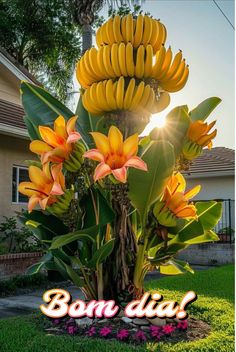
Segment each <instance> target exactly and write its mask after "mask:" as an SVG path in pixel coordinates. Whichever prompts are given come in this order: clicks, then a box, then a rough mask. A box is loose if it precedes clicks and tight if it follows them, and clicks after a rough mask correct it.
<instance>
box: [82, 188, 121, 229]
mask: <svg viewBox="0 0 236 352" xmlns="http://www.w3.org/2000/svg"><path fill="white" fill-rule="evenodd" d="M94 201H95V204H96V208H97V210H98V223H99V226H100V227H102V226H104V225H106V224H108V223H110V222H112V221H113V220H114V217H115V213H114V211H113V210H112V209H111V207H110V205H109V203H108V202H107V200H106V198H105V197H104V196H103V195H102V193H101V192H100V191H99V190H98V189H97V188H94V187H93V188H91V189H90V192H89V193H88V194H86V195H85V196H84V197H83V199H82V201H81V203H80V205H81V206H82V207H83V210H84V213H85V215H84V218H83V227H85V228H88V227H91V226H94V225H96V223H97V219H96V215H95V211H94Z"/></svg>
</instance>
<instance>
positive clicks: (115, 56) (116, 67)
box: [111, 43, 121, 77]
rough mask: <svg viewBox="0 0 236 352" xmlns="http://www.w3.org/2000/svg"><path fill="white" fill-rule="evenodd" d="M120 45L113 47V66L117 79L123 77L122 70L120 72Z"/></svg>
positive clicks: (115, 44)
mask: <svg viewBox="0 0 236 352" xmlns="http://www.w3.org/2000/svg"><path fill="white" fill-rule="evenodd" d="M118 50H119V47H118V44H117V43H114V44H113V45H112V47H111V65H112V69H113V71H114V73H115V75H116V77H120V76H121V70H120V66H119V58H118Z"/></svg>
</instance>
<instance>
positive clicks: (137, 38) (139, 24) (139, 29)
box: [134, 15, 144, 48]
mask: <svg viewBox="0 0 236 352" xmlns="http://www.w3.org/2000/svg"><path fill="white" fill-rule="evenodd" d="M143 23H144V20H143V15H138V17H137V20H136V28H135V34H134V48H137V47H138V46H139V45H140V44H141V41H142V38H143Z"/></svg>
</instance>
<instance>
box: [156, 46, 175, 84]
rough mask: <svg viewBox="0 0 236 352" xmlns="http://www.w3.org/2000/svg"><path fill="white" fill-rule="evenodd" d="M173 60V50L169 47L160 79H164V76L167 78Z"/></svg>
mask: <svg viewBox="0 0 236 352" xmlns="http://www.w3.org/2000/svg"><path fill="white" fill-rule="evenodd" d="M171 60H172V50H171V48H170V47H169V48H168V50H167V52H166V56H165V60H164V62H163V64H162V68H161V74H160V75H159V76H158V77H157V78H158V80H160V81H161V80H162V79H163V78H165V76H166V73H167V72H168V70H169V67H170V64H171Z"/></svg>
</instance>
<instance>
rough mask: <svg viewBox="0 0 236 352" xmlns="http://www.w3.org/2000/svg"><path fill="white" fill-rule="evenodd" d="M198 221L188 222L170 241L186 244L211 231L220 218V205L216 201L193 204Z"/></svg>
mask: <svg viewBox="0 0 236 352" xmlns="http://www.w3.org/2000/svg"><path fill="white" fill-rule="evenodd" d="M195 206H196V208H197V215H198V220H197V221H196V220H194V219H192V220H189V221H187V222H186V223H185V225H184V226H183V227H182V228H180V229H179V233H178V234H177V235H176V236H175V237H174V238H173V240H171V242H172V243H174V242H188V243H189V240H191V239H194V238H195V237H196V236H199V235H202V234H203V233H204V231H206V230H211V229H212V228H214V227H215V226H216V224H217V223H218V221H219V220H220V218H221V214H222V204H221V203H220V202H216V201H206V202H197V203H195Z"/></svg>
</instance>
